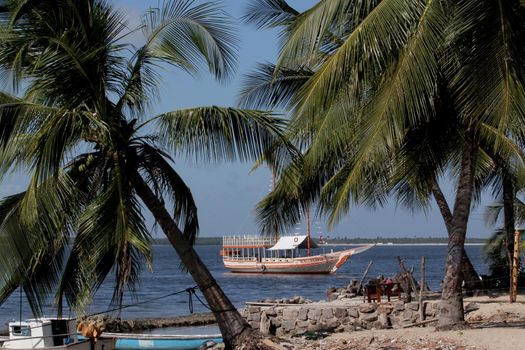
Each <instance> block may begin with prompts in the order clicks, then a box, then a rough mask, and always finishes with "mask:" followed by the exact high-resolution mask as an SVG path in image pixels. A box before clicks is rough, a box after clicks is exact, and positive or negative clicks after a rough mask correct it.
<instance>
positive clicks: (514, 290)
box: [510, 230, 520, 303]
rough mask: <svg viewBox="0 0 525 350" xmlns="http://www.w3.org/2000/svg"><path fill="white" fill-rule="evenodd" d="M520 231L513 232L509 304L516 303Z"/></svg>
mask: <svg viewBox="0 0 525 350" xmlns="http://www.w3.org/2000/svg"><path fill="white" fill-rule="evenodd" d="M519 247H520V231H519V230H516V231H514V259H513V263H512V293H511V295H510V302H511V303H514V302H515V301H516V296H517V293H518V267H519V258H520V250H519Z"/></svg>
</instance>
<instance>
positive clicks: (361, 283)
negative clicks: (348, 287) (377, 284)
mask: <svg viewBox="0 0 525 350" xmlns="http://www.w3.org/2000/svg"><path fill="white" fill-rule="evenodd" d="M373 263H374V261H373V260H372V261H370V262H369V263H368V266H367V267H366V270H365V273H363V277H361V280H360V281H359V284H358V285H357V294H359V291H360V290H361V287H362V285H363V282H364V280H365V278H366V275H368V271H369V270H370V268H371V267H372V264H373ZM363 295H364V294H363Z"/></svg>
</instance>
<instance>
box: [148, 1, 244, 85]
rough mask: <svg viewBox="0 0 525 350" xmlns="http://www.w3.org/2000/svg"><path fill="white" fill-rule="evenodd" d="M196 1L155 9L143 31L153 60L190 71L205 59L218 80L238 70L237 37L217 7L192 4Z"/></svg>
mask: <svg viewBox="0 0 525 350" xmlns="http://www.w3.org/2000/svg"><path fill="white" fill-rule="evenodd" d="M193 3H194V1H193V0H174V1H167V2H165V3H164V5H163V6H162V8H153V9H150V11H149V12H148V13H147V15H146V16H145V17H144V22H143V26H144V32H145V35H146V38H147V41H148V42H147V44H146V45H147V47H148V51H149V52H150V53H151V56H152V57H155V58H158V59H161V60H163V61H165V62H168V63H175V64H176V65H179V66H182V67H185V68H190V69H192V70H193V67H194V62H199V61H201V60H203V61H204V62H205V63H206V64H207V65H208V68H209V70H210V71H211V72H212V73H213V74H214V75H215V76H216V77H217V78H218V79H219V80H224V79H226V78H227V77H228V76H229V75H230V74H231V73H232V72H233V71H234V68H235V64H236V58H235V55H234V50H235V49H236V46H237V38H236V35H235V32H234V30H233V29H232V27H231V24H232V20H231V18H230V17H229V16H228V15H227V14H226V12H225V11H224V10H223V9H222V8H221V7H220V6H218V5H217V4H214V3H211V2H207V3H203V4H199V5H195V6H194V5H193Z"/></svg>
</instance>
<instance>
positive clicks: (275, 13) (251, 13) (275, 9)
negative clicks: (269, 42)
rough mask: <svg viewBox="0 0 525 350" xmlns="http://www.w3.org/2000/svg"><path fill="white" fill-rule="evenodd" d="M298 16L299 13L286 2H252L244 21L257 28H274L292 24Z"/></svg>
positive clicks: (280, 0) (256, 0) (252, 0)
mask: <svg viewBox="0 0 525 350" xmlns="http://www.w3.org/2000/svg"><path fill="white" fill-rule="evenodd" d="M297 15H299V12H298V11H297V10H295V9H294V8H292V7H291V6H290V5H289V4H288V3H287V2H286V1H284V0H251V1H250V2H249V3H248V5H247V6H246V9H245V10H244V15H243V16H242V19H243V20H244V22H246V23H253V24H255V25H256V26H257V28H274V27H279V26H283V25H289V24H291V23H292V22H293V21H294V20H295V19H296V17H297Z"/></svg>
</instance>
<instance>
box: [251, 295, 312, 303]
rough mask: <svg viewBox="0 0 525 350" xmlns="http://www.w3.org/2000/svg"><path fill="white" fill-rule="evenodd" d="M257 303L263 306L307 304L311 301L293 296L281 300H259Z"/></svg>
mask: <svg viewBox="0 0 525 350" xmlns="http://www.w3.org/2000/svg"><path fill="white" fill-rule="evenodd" d="M258 302H259V303H264V304H309V303H311V302H312V301H311V300H309V299H305V298H304V297H302V296H298V295H296V296H294V297H292V298H289V299H287V298H281V299H264V300H259V301H258Z"/></svg>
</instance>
